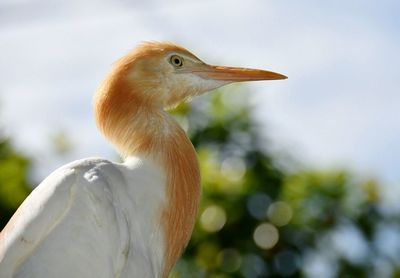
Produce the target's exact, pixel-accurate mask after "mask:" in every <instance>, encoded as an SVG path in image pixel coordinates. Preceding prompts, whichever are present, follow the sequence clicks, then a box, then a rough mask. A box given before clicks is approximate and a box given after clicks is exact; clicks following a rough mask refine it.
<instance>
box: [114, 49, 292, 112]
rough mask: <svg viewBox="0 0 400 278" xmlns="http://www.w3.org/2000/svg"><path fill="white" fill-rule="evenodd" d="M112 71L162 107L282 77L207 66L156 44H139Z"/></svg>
mask: <svg viewBox="0 0 400 278" xmlns="http://www.w3.org/2000/svg"><path fill="white" fill-rule="evenodd" d="M116 68H117V69H118V70H119V71H121V72H123V74H120V75H119V76H120V77H122V78H124V83H125V84H127V86H128V87H131V88H134V91H135V93H136V94H137V95H138V96H137V97H140V98H141V99H142V100H144V101H145V102H146V103H148V104H151V105H156V106H161V107H162V108H168V107H171V106H175V105H177V104H179V103H180V102H182V101H185V100H187V99H190V98H192V97H194V96H196V95H199V94H202V93H204V92H207V91H210V90H213V89H216V88H218V87H221V86H223V85H225V84H229V83H232V82H241V81H252V80H275V79H285V78H286V76H284V75H281V74H278V73H274V72H271V71H265V70H257V69H247V68H238V67H225V66H212V65H208V64H206V63H204V62H203V61H201V60H200V59H199V58H197V57H196V56H195V55H193V54H192V53H190V52H189V51H188V50H186V49H184V48H183V47H180V46H177V45H175V44H171V43H159V42H147V43H143V44H141V45H139V46H138V47H137V48H135V49H134V50H133V51H132V52H131V53H129V54H128V55H126V56H125V57H123V58H122V59H121V60H119V61H118V62H117V64H116ZM132 91H133V90H132Z"/></svg>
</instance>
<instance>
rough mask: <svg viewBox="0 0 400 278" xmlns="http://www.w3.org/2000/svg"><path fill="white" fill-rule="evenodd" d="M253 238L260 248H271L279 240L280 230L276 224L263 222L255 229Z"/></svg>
mask: <svg viewBox="0 0 400 278" xmlns="http://www.w3.org/2000/svg"><path fill="white" fill-rule="evenodd" d="M253 239H254V242H255V243H256V244H257V246H259V247H260V248H263V249H271V248H272V247H274V246H275V244H276V243H277V242H278V240H279V232H278V229H277V228H276V227H275V226H274V225H272V224H270V223H263V224H260V225H259V226H257V228H256V229H255V230H254V234H253Z"/></svg>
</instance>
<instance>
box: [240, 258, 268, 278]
mask: <svg viewBox="0 0 400 278" xmlns="http://www.w3.org/2000/svg"><path fill="white" fill-rule="evenodd" d="M240 272H241V273H242V274H243V276H244V277H246V278H255V277H266V276H267V274H268V272H269V271H268V266H267V264H266V263H265V262H264V260H263V259H262V258H261V257H260V256H258V255H255V254H248V255H245V256H243V259H242V265H241V267H240Z"/></svg>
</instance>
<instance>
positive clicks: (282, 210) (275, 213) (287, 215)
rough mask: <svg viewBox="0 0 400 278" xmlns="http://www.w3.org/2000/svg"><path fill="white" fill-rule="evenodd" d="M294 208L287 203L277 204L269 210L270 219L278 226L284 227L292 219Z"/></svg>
mask: <svg viewBox="0 0 400 278" xmlns="http://www.w3.org/2000/svg"><path fill="white" fill-rule="evenodd" d="M292 215H293V212H292V208H291V207H290V206H289V205H288V204H287V203H285V202H281V201H278V202H275V203H273V204H272V205H270V206H269V208H268V218H269V220H270V221H271V223H273V224H274V225H276V226H279V227H280V226H284V225H286V224H288V223H289V221H290V219H292Z"/></svg>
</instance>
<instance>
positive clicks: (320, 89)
mask: <svg viewBox="0 0 400 278" xmlns="http://www.w3.org/2000/svg"><path fill="white" fill-rule="evenodd" d="M144 40H167V41H173V42H176V43H178V44H181V45H183V46H185V47H187V48H188V49H189V50H191V51H192V52H194V53H195V54H196V55H197V56H198V57H200V58H202V59H203V60H204V61H205V62H208V63H212V64H224V65H235V66H248V67H255V68H265V69H269V70H273V71H277V72H280V73H283V74H285V75H287V76H289V79H288V80H285V81H279V82H259V83H252V84H242V85H232V86H228V87H226V88H225V89H223V90H220V91H219V92H216V93H213V94H208V95H205V96H202V97H199V98H198V99H196V100H194V101H193V102H192V103H190V104H184V105H181V106H180V107H178V108H177V109H175V110H174V111H173V113H174V114H175V117H176V118H177V120H178V121H179V122H180V123H181V125H182V126H183V127H184V128H185V129H186V130H187V132H188V133H189V135H190V137H191V139H192V141H193V143H194V145H195V146H196V149H197V151H198V154H199V160H200V164H201V172H202V177H203V200H202V205H201V209H200V212H199V216H198V223H197V224H196V229H195V232H194V234H193V238H192V240H191V243H190V245H189V247H188V249H187V250H186V252H185V254H184V256H183V258H182V259H181V260H180V261H179V263H178V264H177V266H176V267H175V269H174V272H173V273H172V274H171V277H400V171H399V165H400V143H399V142H400V120H399V118H400V117H399V113H398V110H399V108H398V107H400V94H399V91H398V89H397V88H398V87H400V78H399V73H398V72H399V71H398V68H399V65H400V55H399V53H400V2H398V1H394V0H384V1H379V2H377V1H358V0H355V1H351V2H348V1H342V0H339V1H335V2H321V1H311V0H306V1H301V2H299V1H255V0H250V1H237V2H234V3H233V2H232V1H228V0H215V1H178V0H175V1H161V0H147V1H128V0H119V1H111V0H98V1H94V0H88V1H78V0H70V1H54V0H52V1H50V0H40V1H39V0H2V1H1V2H0V51H1V52H0V53H1V56H0V57H1V59H0V224H1V226H4V225H5V223H6V222H7V221H8V219H9V217H10V216H11V215H12V213H13V212H14V210H15V209H16V208H17V207H18V206H19V204H20V203H21V202H22V200H23V199H24V198H25V197H26V195H27V194H29V192H30V190H32V188H33V187H34V186H36V185H37V184H38V183H39V182H40V181H41V180H43V179H44V178H45V177H46V176H47V175H48V174H49V173H50V172H51V171H53V170H54V169H56V168H57V167H59V166H61V165H63V164H65V163H67V162H70V161H72V160H75V159H79V158H83V157H88V156H102V157H106V158H109V159H113V160H117V159H118V156H117V154H116V153H115V152H114V150H113V149H112V146H110V145H109V144H108V143H107V142H106V141H105V140H104V139H103V138H102V136H101V135H100V133H99V132H98V131H97V129H96V126H95V123H94V120H93V116H92V109H91V105H92V104H91V100H92V96H93V94H94V92H95V90H96V88H97V86H98V84H99V83H100V81H101V80H102V78H104V76H105V74H106V73H107V71H108V70H109V68H110V66H111V64H112V62H113V61H115V60H116V59H118V58H119V57H120V56H122V55H123V54H125V53H126V52H127V51H129V50H130V49H131V48H132V47H134V46H135V45H136V44H137V43H139V42H140V41H144Z"/></svg>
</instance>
